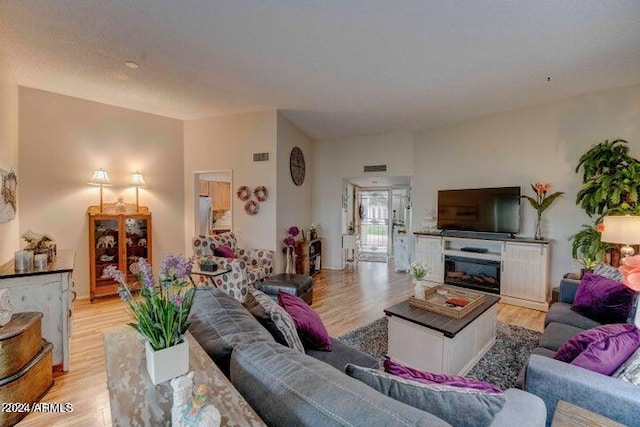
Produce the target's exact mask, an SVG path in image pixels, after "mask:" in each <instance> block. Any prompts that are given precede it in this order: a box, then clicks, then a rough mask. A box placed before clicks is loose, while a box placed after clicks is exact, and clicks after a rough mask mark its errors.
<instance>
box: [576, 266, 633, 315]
mask: <svg viewBox="0 0 640 427" xmlns="http://www.w3.org/2000/svg"><path fill="white" fill-rule="evenodd" d="M633 296H634V292H633V291H632V290H631V289H629V288H627V287H626V286H625V285H623V284H622V283H620V282H616V281H614V280H611V279H607V278H606V277H602V276H598V275H597V274H592V273H588V272H587V273H585V274H584V276H583V277H582V280H580V285H579V286H578V290H577V291H576V296H575V298H574V299H573V306H572V307H571V309H572V310H573V311H575V312H576V313H580V314H582V315H583V316H586V317H588V318H590V319H593V320H595V321H597V322H600V323H624V322H626V321H627V318H628V317H629V312H630V311H631V308H632V306H633Z"/></svg>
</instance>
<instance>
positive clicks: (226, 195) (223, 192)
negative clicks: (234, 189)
mask: <svg viewBox="0 0 640 427" xmlns="http://www.w3.org/2000/svg"><path fill="white" fill-rule="evenodd" d="M218 188H219V190H220V210H222V211H228V210H231V183H230V182H219V183H218Z"/></svg>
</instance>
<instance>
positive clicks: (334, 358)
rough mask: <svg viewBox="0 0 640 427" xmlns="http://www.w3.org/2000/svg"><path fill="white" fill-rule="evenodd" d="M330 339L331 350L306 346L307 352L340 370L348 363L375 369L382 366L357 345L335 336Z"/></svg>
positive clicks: (342, 370)
mask: <svg viewBox="0 0 640 427" xmlns="http://www.w3.org/2000/svg"><path fill="white" fill-rule="evenodd" d="M330 339H331V351H322V350H314V349H310V348H305V350H304V351H305V353H306V354H307V355H309V356H311V357H313V358H314V359H317V360H320V361H322V362H324V363H328V364H329V365H331V366H333V367H334V368H336V369H337V370H339V371H340V372H344V368H345V366H347V363H353V364H354V365H358V366H364V367H367V368H373V369H378V368H379V367H380V363H379V362H378V360H377V359H376V358H374V357H372V356H370V355H368V354H367V353H364V352H362V351H360V350H358V349H357V348H355V347H351V346H350V345H347V344H345V343H343V342H342V341H340V340H336V339H333V338H330Z"/></svg>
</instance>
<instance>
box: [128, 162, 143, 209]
mask: <svg viewBox="0 0 640 427" xmlns="http://www.w3.org/2000/svg"><path fill="white" fill-rule="evenodd" d="M129 185H130V186H132V187H136V212H139V211H140V203H139V199H138V189H139V188H140V187H144V186H145V185H146V184H145V183H144V178H143V177H142V174H141V173H140V172H138V171H136V172H134V173H132V174H131V179H130V180H129Z"/></svg>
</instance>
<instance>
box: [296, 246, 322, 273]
mask: <svg viewBox="0 0 640 427" xmlns="http://www.w3.org/2000/svg"><path fill="white" fill-rule="evenodd" d="M295 250H296V273H298V274H304V275H307V276H314V275H316V274H317V273H319V272H320V268H321V261H322V239H313V240H305V241H298V242H296V248H295Z"/></svg>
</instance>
